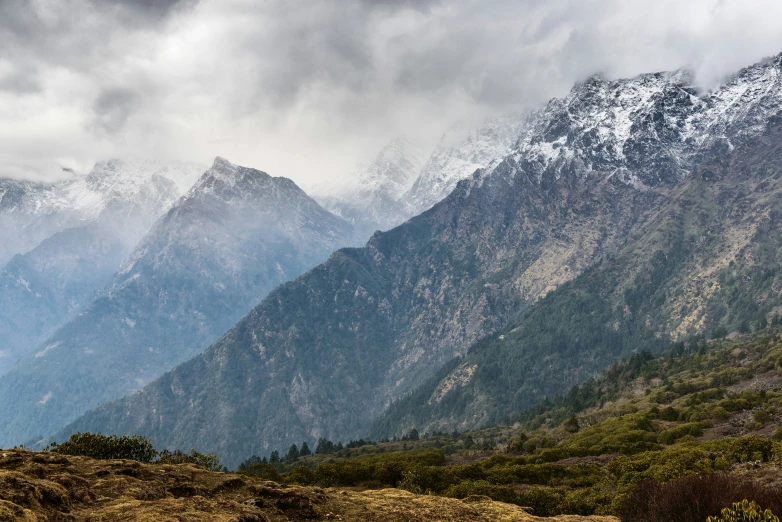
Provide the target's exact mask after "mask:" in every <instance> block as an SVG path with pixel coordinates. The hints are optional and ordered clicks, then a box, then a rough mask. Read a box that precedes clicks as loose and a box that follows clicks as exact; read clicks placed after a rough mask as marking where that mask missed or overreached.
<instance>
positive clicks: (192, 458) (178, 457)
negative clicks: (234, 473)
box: [157, 449, 223, 471]
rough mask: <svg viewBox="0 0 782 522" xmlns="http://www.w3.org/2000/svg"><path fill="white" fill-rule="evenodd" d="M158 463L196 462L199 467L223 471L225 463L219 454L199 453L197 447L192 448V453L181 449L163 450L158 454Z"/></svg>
mask: <svg viewBox="0 0 782 522" xmlns="http://www.w3.org/2000/svg"><path fill="white" fill-rule="evenodd" d="M157 464H195V465H196V466H198V467H199V468H204V469H206V470H209V471H221V470H222V469H223V464H222V463H221V462H220V459H218V458H217V455H214V454H212V453H209V454H204V453H199V452H197V451H196V450H195V449H191V450H190V453H185V452H183V451H180V450H176V451H168V450H163V451H161V452H160V454H159V456H158V459H157Z"/></svg>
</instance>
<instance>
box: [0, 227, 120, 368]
mask: <svg viewBox="0 0 782 522" xmlns="http://www.w3.org/2000/svg"><path fill="white" fill-rule="evenodd" d="M128 251H129V246H128V245H127V244H126V243H124V242H123V241H122V240H120V239H119V238H118V237H117V236H116V235H115V234H113V233H112V232H111V231H109V230H106V229H105V228H104V227H101V226H100V225H90V226H86V227H76V228H69V229H66V230H64V231H62V232H58V233H56V234H54V235H53V236H52V237H50V238H48V239H46V240H44V241H43V242H42V243H41V244H40V245H38V246H37V247H36V248H34V249H33V250H31V251H30V252H28V253H26V254H23V255H16V256H14V258H13V259H12V260H11V261H10V262H9V263H8V265H6V267H5V268H4V269H2V270H1V271H0V337H2V339H3V343H2V345H3V346H2V349H0V375H2V374H4V373H6V372H7V371H9V370H10V369H11V367H12V366H13V364H14V363H15V362H16V360H17V359H18V358H19V357H20V356H22V355H23V354H25V352H26V351H28V350H30V349H32V348H34V347H35V346H36V345H38V344H39V343H41V342H42V341H43V340H44V339H46V337H48V336H49V335H51V334H52V333H53V330H54V329H55V328H57V327H58V326H60V325H61V324H62V323H63V322H65V321H66V320H67V319H68V318H70V317H73V316H74V315H75V314H76V313H77V312H79V311H80V310H81V309H82V308H83V307H84V306H86V305H87V304H89V302H90V301H92V299H93V298H94V297H95V294H96V293H97V292H98V291H99V290H100V289H101V288H102V287H103V286H104V285H105V284H106V283H108V282H109V281H110V280H111V276H112V275H113V274H114V272H116V270H117V267H118V266H119V264H120V263H121V262H122V259H123V258H124V257H125V256H126V255H127V254H128Z"/></svg>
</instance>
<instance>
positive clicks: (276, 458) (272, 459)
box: [269, 450, 280, 464]
mask: <svg viewBox="0 0 782 522" xmlns="http://www.w3.org/2000/svg"><path fill="white" fill-rule="evenodd" d="M278 462H280V452H279V451H277V450H274V451H272V454H271V455H269V464H277V463H278Z"/></svg>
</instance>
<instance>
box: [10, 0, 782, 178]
mask: <svg viewBox="0 0 782 522" xmlns="http://www.w3.org/2000/svg"><path fill="white" fill-rule="evenodd" d="M780 18H782V5H780V4H779V2H777V1H775V0H747V1H741V2H739V1H737V0H723V1H717V0H692V1H689V2H680V1H678V0H658V1H657V2H647V1H642V0H600V1H597V0H546V1H542V0H539V1H533V0H480V1H479V0H462V1H459V2H442V1H437V0H404V1H391V0H341V1H340V2H329V1H327V0H289V1H282V0H280V1H274V0H266V1H262V2H257V1H254V0H200V1H196V0H178V1H175V0H136V1H133V0H109V1H98V0H70V1H69V2H62V1H59V0H37V1H36V2H28V1H26V0H3V1H1V2H0V175H15V176H20V175H22V176H28V177H37V178H46V177H48V176H53V175H55V174H54V173H55V172H56V173H58V174H56V175H61V172H62V171H61V170H60V167H61V166H66V167H73V168H75V169H77V170H82V171H83V170H85V169H88V168H89V166H90V165H91V164H92V162H94V161H96V160H100V159H105V158H107V157H111V156H154V157H159V158H163V159H165V158H171V159H184V160H191V161H201V162H204V163H206V162H208V161H209V160H210V157H212V156H216V155H223V156H226V157H228V158H230V159H231V160H232V161H235V162H239V163H244V164H248V165H252V166H256V167H258V168H262V169H264V170H266V171H268V172H270V173H273V174H275V175H285V176H289V177H293V178H294V179H296V180H297V181H299V182H303V183H304V184H305V185H306V184H307V183H308V182H314V181H316V180H319V179H332V180H333V179H337V178H339V177H340V176H343V175H344V173H345V172H350V171H351V170H352V166H353V164H354V163H355V162H356V161H357V160H359V159H362V158H364V157H366V156H369V155H371V154H373V153H374V152H375V151H376V150H377V149H379V148H380V146H382V144H383V143H384V142H385V141H386V140H388V139H390V138H392V137H393V136H396V135H399V134H407V135H412V137H414V138H416V139H421V140H429V141H431V140H433V139H435V138H436V137H437V136H438V135H439V133H440V132H441V131H442V129H443V128H445V127H446V126H448V125H449V124H450V123H451V122H452V121H454V120H468V121H478V120H479V119H480V118H482V117H486V116H490V115H493V114H497V113H501V112H505V111H510V110H517V109H519V108H523V107H531V106H537V105H540V104H542V103H545V101H546V100H548V99H549V98H551V97H554V96H561V95H563V94H565V93H566V92H567V91H568V90H569V89H570V87H571V86H572V84H573V83H574V82H577V81H580V80H582V79H584V78H585V77H586V76H588V75H590V74H592V73H595V72H602V73H603V74H606V75H608V76H613V77H619V76H632V75H635V74H639V73H642V72H648V71H656V70H664V69H675V68H678V67H682V66H689V67H692V68H693V69H694V70H695V71H696V72H697V74H698V81H699V83H700V85H701V87H702V88H704V89H708V88H709V87H710V86H713V85H715V84H717V83H718V82H719V81H721V80H722V79H723V78H724V77H725V76H726V75H728V74H730V73H732V72H734V71H736V70H737V69H738V68H740V67H741V66H744V65H749V64H751V63H753V62H755V61H758V60H759V59H761V58H762V57H764V56H768V55H772V54H776V53H778V52H780V51H782V32H780V31H779V27H778V22H777V20H779V19H780Z"/></svg>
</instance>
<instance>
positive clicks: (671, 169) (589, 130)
mask: <svg viewBox="0 0 782 522" xmlns="http://www.w3.org/2000/svg"><path fill="white" fill-rule="evenodd" d="M780 109H782V54H780V55H778V56H776V57H774V58H770V59H767V60H764V61H763V62H761V63H759V64H756V65H754V66H752V67H748V68H745V69H743V70H741V71H739V72H738V73H737V74H736V75H734V76H733V77H732V78H730V79H728V80H727V81H726V82H725V83H724V84H723V85H721V86H720V87H718V88H717V89H715V90H714V91H713V92H709V93H705V94H699V93H698V92H697V89H696V88H695V87H694V86H693V84H692V75H691V74H690V73H689V72H687V71H674V72H663V73H654V74H643V75H640V76H637V77H635V78H631V79H623V80H606V79H604V78H602V77H600V76H593V77H591V78H589V79H587V80H586V81H585V82H583V83H581V84H578V85H576V86H575V87H574V88H573V89H572V90H571V92H570V93H569V94H568V95H567V96H565V97H564V98H561V99H554V100H551V101H550V102H549V103H548V104H547V105H546V107H545V108H543V109H542V110H539V111H536V112H535V113H533V114H532V115H530V117H529V119H528V125H527V126H526V127H525V128H524V129H523V132H522V133H521V135H520V139H519V142H518V144H517V146H516V148H515V150H514V152H513V154H512V155H510V156H509V157H508V158H507V159H506V160H505V161H506V163H507V165H506V166H505V168H504V170H506V171H507V170H508V169H510V171H512V172H511V177H513V175H514V173H515V172H518V173H521V174H523V175H524V176H527V177H533V178H535V179H536V180H537V181H538V182H541V181H543V179H544V177H545V175H546V173H548V174H550V175H553V176H555V177H557V176H559V175H561V174H562V173H563V171H565V170H573V171H578V172H580V173H581V176H582V177H583V176H590V175H601V176H602V175H605V174H606V173H608V175H609V176H616V177H617V179H620V180H623V181H624V182H626V183H631V184H635V183H639V182H640V183H643V184H645V185H650V186H653V185H657V184H659V183H661V182H676V181H678V180H681V179H682V178H684V177H685V176H686V175H687V174H688V173H689V171H690V170H691V168H692V164H693V162H694V161H695V160H697V159H698V158H699V157H701V156H703V154H711V153H714V152H718V151H719V150H723V151H726V152H727V151H729V150H731V149H733V148H734V147H736V146H738V145H740V144H741V143H743V142H745V141H746V140H747V139H749V138H751V137H752V136H754V135H757V134H758V133H759V132H762V131H763V130H764V129H765V128H766V126H767V123H768V121H769V118H772V117H775V116H776V115H777V114H778V113H779V111H780ZM489 171H490V169H486V170H485V173H488V172H489ZM480 177H481V176H478V178H480Z"/></svg>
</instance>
